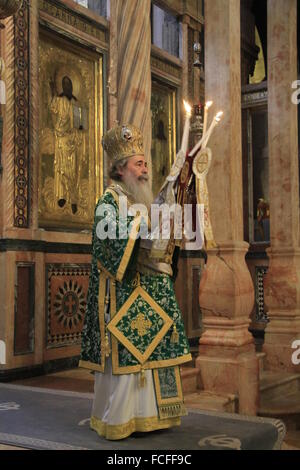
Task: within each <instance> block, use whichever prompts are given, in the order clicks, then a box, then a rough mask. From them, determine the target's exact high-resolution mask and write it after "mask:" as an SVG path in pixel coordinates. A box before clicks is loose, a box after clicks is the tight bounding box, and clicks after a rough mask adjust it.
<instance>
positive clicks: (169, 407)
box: [153, 366, 187, 419]
mask: <svg viewBox="0 0 300 470" xmlns="http://www.w3.org/2000/svg"><path fill="white" fill-rule="evenodd" d="M174 372H175V380H176V389H177V395H176V396H175V397H169V398H162V396H161V385H160V380H159V371H158V369H154V370H153V378H154V388H155V393H156V402H157V407H158V413H159V417H160V419H168V418H172V417H175V416H186V415H187V411H186V407H185V405H184V404H183V393H182V385H181V377H180V371H179V366H176V367H174Z"/></svg>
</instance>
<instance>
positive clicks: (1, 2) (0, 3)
mask: <svg viewBox="0 0 300 470" xmlns="http://www.w3.org/2000/svg"><path fill="white" fill-rule="evenodd" d="M22 3H23V0H0V20H4V19H5V18H8V17H9V16H12V15H14V14H15V13H17V11H18V10H19V8H21V6H22ZM0 28H4V25H3V24H2V23H1V22H0Z"/></svg>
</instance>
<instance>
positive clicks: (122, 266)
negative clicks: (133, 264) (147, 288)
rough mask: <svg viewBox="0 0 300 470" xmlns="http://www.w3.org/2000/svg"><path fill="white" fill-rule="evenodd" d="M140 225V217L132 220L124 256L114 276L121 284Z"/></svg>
mask: <svg viewBox="0 0 300 470" xmlns="http://www.w3.org/2000/svg"><path fill="white" fill-rule="evenodd" d="M140 225H141V216H137V217H135V218H134V219H133V222H132V227H131V230H130V233H129V240H128V242H127V245H126V248H125V251H124V254H123V256H122V259H121V262H120V264H119V268H118V271H117V274H116V279H117V281H119V282H122V280H123V277H124V274H125V271H126V268H127V266H128V263H129V261H130V258H131V255H132V252H133V248H134V245H135V242H136V240H137V236H138V234H139V230H140Z"/></svg>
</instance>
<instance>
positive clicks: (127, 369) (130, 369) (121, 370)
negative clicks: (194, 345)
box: [111, 336, 192, 375]
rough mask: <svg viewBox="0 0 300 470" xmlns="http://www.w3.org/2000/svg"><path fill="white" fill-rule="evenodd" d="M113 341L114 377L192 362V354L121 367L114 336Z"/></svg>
mask: <svg viewBox="0 0 300 470" xmlns="http://www.w3.org/2000/svg"><path fill="white" fill-rule="evenodd" d="M111 340H112V372H113V374H114V375H120V374H134V373H138V372H141V370H142V368H143V369H144V370H148V369H156V368H158V367H170V366H177V365H180V364H184V363H185V362H190V361H192V355H191V354H185V355H184V356H179V357H175V358H173V359H165V360H162V361H149V362H146V363H145V364H143V365H141V364H137V365H135V366H123V367H122V366H119V354H118V341H117V339H116V338H115V337H114V336H111Z"/></svg>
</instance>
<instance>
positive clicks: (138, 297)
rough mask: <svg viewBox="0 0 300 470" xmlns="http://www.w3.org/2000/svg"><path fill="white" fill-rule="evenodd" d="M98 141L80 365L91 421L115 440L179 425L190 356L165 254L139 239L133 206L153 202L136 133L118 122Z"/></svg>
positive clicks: (138, 222) (137, 215)
mask: <svg viewBox="0 0 300 470" xmlns="http://www.w3.org/2000/svg"><path fill="white" fill-rule="evenodd" d="M103 146H104V149H105V150H106V153H107V156H108V158H109V159H110V161H111V164H112V165H111V171H110V177H111V180H112V183H111V185H110V186H109V187H108V188H107V189H106V191H105V193H104V195H103V196H102V197H101V198H100V200H99V202H98V204H97V206H96V210H95V223H94V228H93V242H92V243H93V252H92V269H91V276H90V284H89V290H88V298H87V311H86V316H85V323H84V328H83V332H82V351H81V361H80V366H81V367H85V368H87V369H91V370H93V371H94V372H95V396H94V402H93V409H92V416H91V422H90V426H91V428H92V429H94V430H95V431H96V432H97V433H98V434H99V435H100V436H101V437H105V438H106V439H112V440H113V439H123V438H126V437H128V436H129V435H130V434H132V433H134V432H148V431H153V430H156V429H165V428H170V427H172V426H178V425H180V423H181V418H180V417H181V416H183V415H185V414H186V410H185V407H184V404H183V396H182V388H181V379H180V371H179V365H180V364H183V363H185V362H189V361H191V359H192V358H191V355H190V351H189V345H188V340H187V338H186V335H185V332H184V325H183V321H182V316H181V312H180V310H179V307H178V304H177V302H176V299H175V294H174V288H173V281H172V279H171V277H172V268H171V265H170V253H167V254H166V255H168V256H166V260H169V261H168V262H165V261H164V260H155V259H151V256H150V254H151V246H150V249H149V246H148V244H147V243H148V240H142V239H141V237H139V230H140V229H141V222H142V221H144V223H149V221H147V220H146V219H147V217H146V216H145V214H144V215H141V213H138V212H137V211H136V213H135V211H132V207H133V204H143V205H144V206H146V207H147V208H148V209H149V208H150V205H151V202H152V200H153V197H152V193H151V189H150V185H149V178H148V169H147V163H146V161H145V156H144V150H143V141H142V135H141V132H140V130H139V129H137V128H136V127H135V126H132V125H130V126H117V127H115V128H113V129H111V130H110V131H109V132H108V133H107V134H106V135H105V136H104V138H103ZM125 197H126V199H124V198H125ZM124 200H125V201H127V202H126V206H125V207H126V210H125V215H124V214H123V213H122V212H124V210H123V209H124ZM121 205H123V209H122V208H121ZM124 228H125V230H124ZM108 235H110V236H108ZM111 235H114V236H111Z"/></svg>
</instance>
